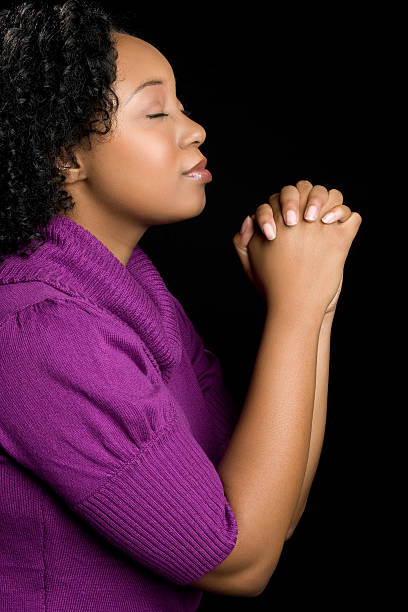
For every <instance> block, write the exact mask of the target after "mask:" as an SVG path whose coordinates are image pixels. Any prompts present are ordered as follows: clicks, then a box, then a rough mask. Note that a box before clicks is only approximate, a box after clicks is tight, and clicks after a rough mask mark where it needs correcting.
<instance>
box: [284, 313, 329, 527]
mask: <svg viewBox="0 0 408 612" xmlns="http://www.w3.org/2000/svg"><path fill="white" fill-rule="evenodd" d="M333 319H334V312H330V313H327V314H326V315H325V317H324V319H323V322H322V326H321V328H320V334H319V344H318V349H317V364H316V388H315V398H314V405H313V419H312V431H311V436H310V446H309V456H308V460H307V466H306V472H305V476H304V479H303V484H302V488H301V492H300V495H299V499H298V503H297V505H296V509H295V512H294V513H293V518H292V522H291V525H290V527H289V530H288V533H287V535H286V539H289V538H290V537H291V535H292V533H293V532H294V530H295V528H296V526H297V524H298V522H299V520H300V518H301V516H302V514H303V511H304V509H305V506H306V502H307V498H308V496H309V492H310V488H311V486H312V482H313V479H314V477H315V474H316V470H317V466H318V463H319V459H320V454H321V450H322V446H323V438H324V432H325V427H326V414H327V394H328V383H329V363H330V336H331V329H332V323H333Z"/></svg>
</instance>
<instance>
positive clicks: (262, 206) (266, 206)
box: [256, 202, 272, 213]
mask: <svg viewBox="0 0 408 612" xmlns="http://www.w3.org/2000/svg"><path fill="white" fill-rule="evenodd" d="M260 209H261V213H262V212H264V211H267V210H272V209H271V205H270V204H267V203H265V202H264V203H263V204H260V205H259V206H258V208H257V209H256V211H257V212H258V211H259V210H260Z"/></svg>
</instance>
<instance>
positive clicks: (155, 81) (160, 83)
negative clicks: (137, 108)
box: [126, 79, 164, 104]
mask: <svg viewBox="0 0 408 612" xmlns="http://www.w3.org/2000/svg"><path fill="white" fill-rule="evenodd" d="M149 85H164V81H161V80H159V79H151V80H150V81H146V82H145V83H142V84H141V85H138V87H136V89H134V90H133V93H132V94H131V96H130V98H128V99H127V101H126V104H127V103H128V102H129V101H130V100H131V99H132V98H133V96H134V95H135V94H137V93H139V91H142V89H144V88H145V87H148V86H149Z"/></svg>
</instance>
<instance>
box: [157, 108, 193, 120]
mask: <svg viewBox="0 0 408 612" xmlns="http://www.w3.org/2000/svg"><path fill="white" fill-rule="evenodd" d="M181 112H182V113H184V114H185V115H187V117H189V116H190V115H191V111H189V110H182V111H181ZM168 116H169V115H168V113H167V114H166V113H156V114H155V115H146V117H149V119H155V118H156V117H168Z"/></svg>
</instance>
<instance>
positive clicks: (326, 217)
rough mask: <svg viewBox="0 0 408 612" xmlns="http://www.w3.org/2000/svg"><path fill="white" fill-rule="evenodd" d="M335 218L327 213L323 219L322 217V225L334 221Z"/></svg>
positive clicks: (332, 214)
mask: <svg viewBox="0 0 408 612" xmlns="http://www.w3.org/2000/svg"><path fill="white" fill-rule="evenodd" d="M335 218H336V215H335V214H334V213H327V215H324V217H322V221H323V223H331V222H332V221H334V220H335Z"/></svg>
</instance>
